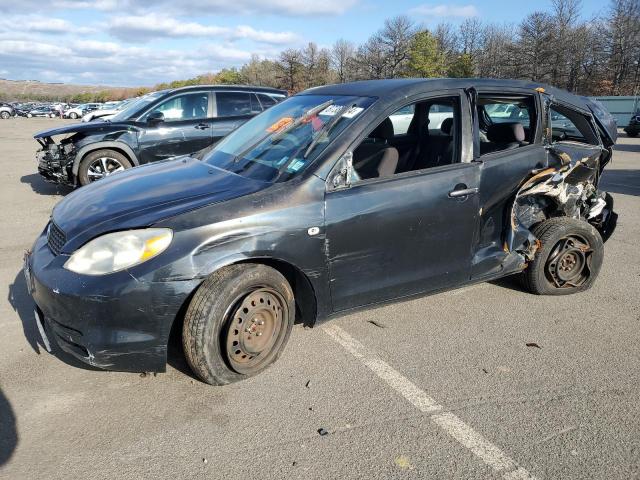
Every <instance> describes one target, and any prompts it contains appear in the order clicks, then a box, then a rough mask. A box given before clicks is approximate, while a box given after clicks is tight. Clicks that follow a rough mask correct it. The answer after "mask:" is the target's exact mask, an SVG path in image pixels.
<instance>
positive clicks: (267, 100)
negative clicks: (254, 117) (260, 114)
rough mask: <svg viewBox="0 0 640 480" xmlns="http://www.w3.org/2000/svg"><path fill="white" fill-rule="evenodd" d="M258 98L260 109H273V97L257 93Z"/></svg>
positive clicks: (274, 102)
mask: <svg viewBox="0 0 640 480" xmlns="http://www.w3.org/2000/svg"><path fill="white" fill-rule="evenodd" d="M258 98H259V99H260V103H261V104H262V108H264V109H265V110H266V109H267V108H269V107H273V106H274V105H275V104H276V103H278V102H276V101H275V99H274V98H273V97H270V96H269V95H267V94H265V93H258Z"/></svg>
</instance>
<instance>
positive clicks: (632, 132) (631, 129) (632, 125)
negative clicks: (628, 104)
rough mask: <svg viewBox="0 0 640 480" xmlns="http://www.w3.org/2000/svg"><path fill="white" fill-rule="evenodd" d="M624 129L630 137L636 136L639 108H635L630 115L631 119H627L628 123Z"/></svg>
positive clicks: (639, 117) (639, 115)
mask: <svg viewBox="0 0 640 480" xmlns="http://www.w3.org/2000/svg"><path fill="white" fill-rule="evenodd" d="M624 131H625V133H626V134H627V135H629V136H630V137H637V136H638V133H640V110H636V113H634V114H633V115H631V120H629V125H627V126H626V127H624Z"/></svg>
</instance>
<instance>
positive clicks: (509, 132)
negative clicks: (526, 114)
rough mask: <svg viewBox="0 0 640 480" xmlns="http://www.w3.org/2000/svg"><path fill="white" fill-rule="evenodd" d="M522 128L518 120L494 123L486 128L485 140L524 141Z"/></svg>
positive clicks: (500, 141)
mask: <svg viewBox="0 0 640 480" xmlns="http://www.w3.org/2000/svg"><path fill="white" fill-rule="evenodd" d="M524 139H525V135H524V128H523V126H522V124H521V123H520V122H506V123H494V124H492V125H489V128H488V129H487V140H489V141H490V142H495V143H513V142H524Z"/></svg>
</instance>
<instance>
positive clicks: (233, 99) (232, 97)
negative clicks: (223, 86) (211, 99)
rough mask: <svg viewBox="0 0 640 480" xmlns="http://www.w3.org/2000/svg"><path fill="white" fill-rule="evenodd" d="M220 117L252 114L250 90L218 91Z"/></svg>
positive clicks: (217, 102) (217, 100)
mask: <svg viewBox="0 0 640 480" xmlns="http://www.w3.org/2000/svg"><path fill="white" fill-rule="evenodd" d="M216 104H217V106H218V117H236V116H239V115H251V95H250V94H249V92H216Z"/></svg>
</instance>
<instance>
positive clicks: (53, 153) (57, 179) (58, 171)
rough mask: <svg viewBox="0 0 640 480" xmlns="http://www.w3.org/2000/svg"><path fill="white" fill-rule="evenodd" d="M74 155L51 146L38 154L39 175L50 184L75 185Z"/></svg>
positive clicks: (57, 146)
mask: <svg viewBox="0 0 640 480" xmlns="http://www.w3.org/2000/svg"><path fill="white" fill-rule="evenodd" d="M73 160H74V157H73V155H71V154H69V153H66V152H65V151H64V150H63V149H61V148H59V145H55V144H51V145H48V146H47V147H44V148H42V149H40V150H38V151H37V152H36V161H37V162H38V173H39V174H40V175H42V176H43V177H44V179H45V180H46V181H48V182H52V183H62V184H65V185H73V184H74V180H73V173H72V166H73Z"/></svg>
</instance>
